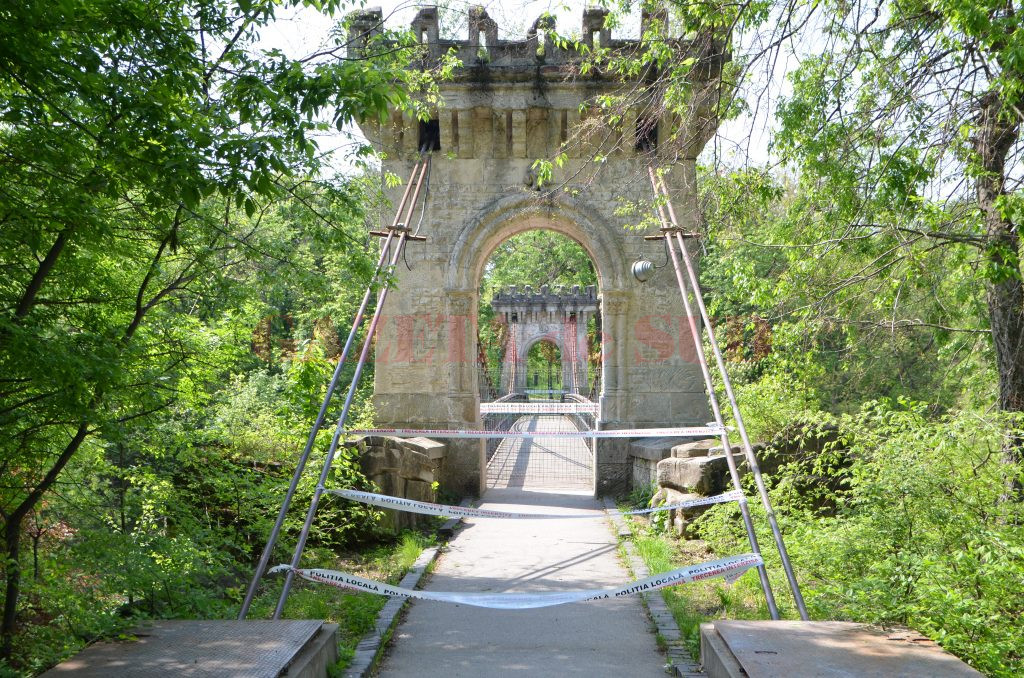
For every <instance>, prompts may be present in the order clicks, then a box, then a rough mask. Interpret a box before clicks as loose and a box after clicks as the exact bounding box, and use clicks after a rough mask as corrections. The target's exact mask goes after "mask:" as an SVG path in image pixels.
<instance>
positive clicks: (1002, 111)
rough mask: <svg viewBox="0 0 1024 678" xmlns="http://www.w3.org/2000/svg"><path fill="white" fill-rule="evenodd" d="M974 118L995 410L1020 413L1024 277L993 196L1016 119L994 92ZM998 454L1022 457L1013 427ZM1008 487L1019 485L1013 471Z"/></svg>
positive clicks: (1023, 402) (1013, 231)
mask: <svg viewBox="0 0 1024 678" xmlns="http://www.w3.org/2000/svg"><path fill="white" fill-rule="evenodd" d="M977 121H978V131H977V134H976V136H975V137H974V150H975V152H976V153H977V156H978V160H979V161H980V164H981V168H982V170H983V172H982V174H981V175H980V176H979V177H978V180H977V198H978V207H979V208H980V209H981V212H982V215H983V218H984V225H985V235H986V240H987V257H988V262H989V265H990V267H991V272H990V274H989V277H988V289H987V290H986V291H987V302H988V313H989V324H990V325H991V328H992V343H993V347H994V349H995V354H996V368H997V370H998V372H999V409H1000V410H1002V411H1003V412H1011V413H1024V281H1022V277H1021V265H1020V237H1019V234H1018V233H1017V226H1016V224H1014V223H1013V222H1012V221H1011V220H1009V219H1007V218H1006V217H1005V216H1004V215H1003V213H1002V211H1001V210H1000V209H999V199H1000V198H1001V197H1002V196H1003V195H1005V180H1006V157H1007V155H1008V154H1009V152H1010V149H1012V148H1013V146H1014V145H1015V144H1016V142H1017V139H1018V138H1019V136H1020V124H1019V121H1018V120H1017V118H1016V115H1015V114H1013V113H1012V112H1010V111H1008V110H1007V108H1006V107H1004V106H1003V102H1002V101H1001V99H1000V98H999V96H998V94H996V93H995V92H989V93H988V94H986V95H985V96H984V97H983V98H982V100H981V103H980V105H979V109H978V120H977ZM1003 455H1004V458H1005V460H1006V461H1007V462H1008V463H1012V464H1019V463H1021V462H1022V461H1024V437H1022V436H1021V434H1020V433H1019V432H1018V433H1014V434H1011V435H1010V436H1008V438H1007V440H1006V442H1005V443H1004V446H1003ZM1014 487H1015V488H1016V489H1019V488H1020V478H1019V475H1018V477H1016V480H1015V481H1014Z"/></svg>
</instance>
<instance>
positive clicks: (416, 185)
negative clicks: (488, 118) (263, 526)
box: [238, 156, 429, 621]
mask: <svg viewBox="0 0 1024 678" xmlns="http://www.w3.org/2000/svg"><path fill="white" fill-rule="evenodd" d="M428 165H429V156H428V157H425V158H424V159H422V160H420V161H419V162H417V163H416V165H415V167H414V168H413V170H412V173H411V175H410V178H409V182H408V183H407V184H406V187H405V191H404V192H403V194H402V199H401V201H400V203H399V206H398V209H397V211H396V213H395V219H394V221H393V222H392V224H391V228H390V229H388V231H387V232H386V234H385V235H384V238H385V239H384V242H383V244H382V245H381V252H380V256H379V257H378V259H377V265H376V267H375V269H374V273H373V275H372V276H371V278H370V282H369V284H368V285H367V288H366V291H365V293H364V294H363V299H362V301H361V303H360V305H359V309H358V310H357V311H356V315H355V318H354V319H353V321H352V327H351V329H350V330H349V334H348V338H347V339H346V341H345V346H344V348H343V349H342V352H341V355H340V356H339V358H338V364H337V366H336V367H335V369H334V374H333V375H332V377H331V381H330V383H329V384H328V387H327V392H326V393H325V394H324V399H323V402H322V403H321V405H320V411H319V412H318V414H317V417H316V421H315V422H314V424H313V427H312V429H311V430H310V433H309V437H308V438H307V440H306V445H305V447H304V448H303V451H302V454H301V455H300V456H299V460H298V462H297V464H296V467H295V472H294V473H293V474H292V478H291V481H290V483H289V485H288V490H287V492H286V493H285V498H284V501H283V502H282V503H281V509H280V511H278V515H277V519H276V520H275V522H274V526H273V528H272V529H271V531H270V535H269V536H268V538H267V543H266V545H265V546H264V548H263V553H262V554H261V556H260V560H259V563H258V564H257V566H256V571H255V572H254V573H253V577H252V580H251V581H250V582H249V587H248V588H247V590H246V594H245V598H244V600H243V601H242V607H241V609H240V611H239V614H238V619H239V620H240V621H241V620H244V619H245V618H246V616H247V615H248V613H249V608H250V607H251V605H252V601H253V599H254V598H255V595H256V590H257V588H258V586H259V582H260V579H262V577H263V575H264V574H265V573H266V570H267V565H268V564H269V562H270V558H271V556H272V555H273V551H274V547H275V546H276V544H277V541H278V538H279V537H280V533H281V528H282V526H283V524H284V520H285V517H286V516H287V513H288V509H289V508H290V507H291V502H292V499H293V498H294V495H295V490H296V488H297V487H298V484H299V480H300V479H301V477H302V474H303V472H304V471H305V468H306V464H307V462H308V460H309V456H310V454H311V452H312V449H313V445H314V443H315V441H316V436H317V433H318V432H319V431H320V428H321V427H322V426H323V423H324V419H325V418H326V415H327V409H328V407H329V406H330V402H331V399H332V397H333V395H334V392H335V391H336V390H337V386H338V382H339V380H340V378H341V373H342V370H343V367H344V364H345V360H346V358H347V357H348V354H349V351H350V350H351V348H352V345H353V343H354V342H355V338H356V336H358V334H359V328H360V327H361V326H362V323H363V319H364V317H365V313H366V308H367V306H368V304H369V301H370V297H371V295H372V293H373V288H374V286H375V285H376V284H377V282H378V281H380V280H381V277H382V273H385V262H387V269H386V271H387V274H388V275H389V274H390V272H391V271H393V270H394V267H395V264H396V263H397V261H398V257H399V255H400V253H401V250H402V247H403V245H404V240H405V239H406V236H407V229H404V230H403V227H402V222H401V217H402V214H403V212H407V213H408V214H409V215H410V216H411V214H412V210H413V208H414V207H415V203H416V199H417V196H418V195H419V192H420V188H421V187H422V185H423V180H424V177H425V176H426V173H427V167H428ZM410 193H412V195H413V198H412V203H411V205H410V204H409V198H410ZM407 206H408V209H407ZM406 221H408V218H407V220H406ZM396 233H398V234H399V241H398V247H397V250H396V252H395V253H394V255H392V256H391V260H390V262H388V255H389V254H391V246H392V241H393V240H394V236H395V234H396ZM387 285H388V282H387V280H386V278H385V281H384V289H385V290H386V289H387ZM381 303H382V301H381V300H380V299H378V304H377V309H376V310H375V312H374V318H376V317H377V316H378V315H379V308H380V305H381ZM372 334H373V328H371V330H370V336H372ZM368 344H369V341H367V345H368ZM364 353H365V346H364ZM361 359H362V358H361ZM361 371H362V366H361V365H359V366H357V373H356V375H355V377H354V378H353V384H355V382H356V381H358V379H359V373H361ZM351 390H352V389H351V388H350V391H351ZM349 404H350V399H346V408H345V414H346V415H347V407H348V405H349ZM341 423H343V422H339V430H340V427H341ZM335 450H336V445H334V446H332V450H331V452H329V456H331V455H332V453H333V452H334V451H335ZM306 531H307V532H308V529H307V530H306ZM303 542H304V540H303ZM279 607H283V602H282V603H281V604H279ZM278 616H279V612H276V613H275V617H274V618H275V619H276V618H278Z"/></svg>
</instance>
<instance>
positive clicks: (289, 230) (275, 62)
mask: <svg viewBox="0 0 1024 678" xmlns="http://www.w3.org/2000/svg"><path fill="white" fill-rule="evenodd" d="M300 4H301V5H307V6H309V7H313V8H316V9H319V10H322V11H324V12H327V13H332V12H335V11H336V10H338V9H339V8H340V6H341V3H340V2H337V1H335V0H330V1H328V2H320V1H319V0H317V1H316V2H312V1H310V2H298V1H290V2H286V3H280V2H276V1H274V0H238V1H237V2H235V1H232V0H174V1H172V2H154V1H152V0H111V1H109V2H85V1H82V0H61V1H58V2H36V1H34V0H33V1H29V2H21V3H15V4H5V5H4V6H3V7H2V8H0V45H2V46H0V121H2V122H0V146H2V147H3V149H4V153H3V155H2V157H0V223H2V224H3V228H2V231H0V270H2V271H3V275H0V346H2V350H0V431H2V432H3V435H2V436H0V459H2V463H0V468H2V472H3V477H4V480H5V482H4V483H3V488H2V489H0V517H2V519H3V535H2V536H3V540H4V545H5V558H4V561H3V575H4V578H5V580H6V583H7V585H8V586H7V587H5V589H4V591H5V593H4V601H3V602H4V614H3V619H2V641H3V642H2V646H0V655H2V656H3V657H4V659H7V660H10V661H12V662H13V663H14V666H16V667H17V669H18V670H22V671H36V670H39V669H41V668H45V667H46V665H47V664H49V663H51V662H52V661H53V660H54V659H55V658H57V657H58V656H61V655H62V654H64V653H66V652H68V651H70V650H71V649H73V648H74V647H78V646H80V645H81V644H82V643H84V642H89V641H91V640H93V639H94V638H96V637H97V636H98V635H102V634H106V633H109V632H112V631H113V630H114V629H116V628H119V627H120V626H121V625H123V624H126V623H128V622H129V621H130V620H131V619H132V618H134V617H136V616H138V615H156V616H180V615H203V614H207V613H209V612H210V610H211V609H213V608H217V607H218V606H222V605H224V604H225V602H224V601H226V600H230V597H231V596H232V595H233V592H232V590H233V589H234V590H237V587H238V582H237V578H238V577H239V575H240V573H242V572H247V571H249V569H250V566H249V562H250V561H251V559H252V557H253V553H254V551H255V550H256V549H258V548H259V547H260V546H261V545H262V540H263V539H264V537H265V535H266V532H267V529H268V523H267V520H268V518H267V516H272V515H273V514H274V513H275V510H276V507H277V506H279V504H280V499H281V496H282V494H283V491H284V490H283V488H284V487H285V486H286V484H287V478H288V476H289V475H290V472H291V468H292V467H293V464H294V459H295V455H296V452H297V450H299V449H301V446H302V444H303V442H304V438H305V435H306V432H307V431H308V430H309V428H310V427H311V425H312V419H313V415H314V414H315V412H316V409H317V407H318V405H319V402H320V399H321V398H322V395H323V388H324V386H325V384H326V381H327V375H328V374H330V372H331V371H333V367H334V361H335V360H336V358H337V354H338V346H337V343H338V341H337V333H338V329H337V327H336V325H343V324H344V323H345V322H346V321H347V320H348V318H349V317H350V316H351V315H352V312H353V310H354V304H355V303H357V302H358V296H359V295H360V292H361V290H362V288H363V287H364V285H365V283H366V282H367V277H368V274H369V269H370V263H369V262H370V257H369V256H368V252H367V249H368V248H367V245H366V243H365V227H364V220H365V216H366V212H367V210H368V209H371V208H372V207H373V206H374V205H373V203H374V199H373V194H374V191H375V190H376V186H375V182H374V181H370V180H367V179H365V178H360V177H354V178H353V177H349V178H346V177H329V176H328V174H327V172H325V171H324V167H325V163H324V158H325V157H326V156H324V155H322V154H321V153H320V151H319V150H318V148H317V144H316V139H315V137H316V135H317V134H318V133H320V132H322V131H324V130H326V129H328V128H329V127H336V128H339V129H340V128H341V127H343V126H345V125H348V124H350V123H351V122H352V121H354V120H356V119H362V118H373V117H381V116H383V115H385V114H386V113H387V112H388V110H389V109H394V108H398V109H401V110H410V111H412V112H414V113H415V114H417V115H420V114H422V113H423V112H424V110H425V108H424V107H425V106H429V105H431V103H432V102H434V101H435V99H436V90H434V89H433V82H434V77H435V76H437V75H439V74H443V71H444V70H445V69H450V66H451V63H450V61H449V62H446V63H445V64H442V66H441V68H440V70H439V71H437V72H422V71H418V70H415V69H409V68H407V67H406V66H407V64H408V63H409V60H410V59H412V58H414V57H415V56H416V53H417V50H419V49H420V48H419V47H418V45H417V44H416V43H415V41H414V40H413V37H412V36H411V35H409V34H407V33H404V32H403V33H398V34H393V33H388V32H384V33H383V34H382V35H381V36H380V37H379V40H380V41H381V42H377V40H378V39H375V40H374V41H371V44H369V45H368V47H367V49H366V50H365V53H364V57H363V58H361V59H341V58H337V56H338V55H340V53H341V51H342V50H343V49H344V46H345V42H346V40H347V37H346V30H345V28H344V27H343V26H339V27H338V29H337V30H336V31H334V32H333V33H332V38H331V40H332V44H331V45H329V46H328V49H327V50H326V51H324V52H323V53H322V54H320V55H315V56H312V57H311V58H309V59H303V60H294V59H289V58H287V57H286V56H285V55H283V54H281V53H278V52H276V51H265V50H262V49H261V48H260V47H259V45H258V39H259V31H260V30H261V29H262V28H264V27H266V26H267V25H269V24H270V23H271V22H272V21H273V20H274V18H275V13H276V12H277V11H278V10H279V9H281V8H283V7H286V6H297V5H300ZM384 41H393V42H391V43H389V44H388V45H387V46H386V47H385V45H384ZM369 151H370V149H369V148H368V147H360V148H357V149H355V157H354V159H355V161H356V163H357V164H358V163H362V164H363V166H364V169H365V162H366V161H365V156H366V155H367V154H368V153H369ZM344 372H345V374H344V375H343V376H350V375H351V367H346V369H345V370H344ZM366 393H367V392H366V387H365V386H364V387H363V388H361V389H360V390H359V393H358V394H357V401H356V412H355V414H356V418H357V419H358V420H360V421H364V422H365V421H366V420H367V419H368V418H369V417H370V416H372V412H371V410H370V407H369V404H368V402H367V399H366ZM332 414H333V413H332ZM324 438H326V434H321V439H318V441H317V445H316V455H315V457H314V460H313V462H312V463H316V459H317V456H318V455H322V454H323V452H324V449H325V447H326V443H327V441H326V440H325V439H324ZM336 476H337V477H336V478H335V479H334V480H336V482H338V483H344V484H346V485H353V486H359V485H360V484H361V483H362V482H363V480H362V478H361V477H360V476H359V474H358V471H357V470H356V468H355V464H354V463H353V462H352V459H351V458H350V456H349V454H348V453H347V452H343V453H342V455H341V457H340V459H339V464H338V468H337V470H336ZM312 482H313V481H311V480H310V481H307V482H306V483H305V484H304V485H303V486H302V487H300V489H299V493H298V495H297V498H296V500H297V501H298V502H302V501H304V500H308V498H309V495H310V493H311V492H312V489H313V488H312ZM321 518H322V520H321V521H320V522H319V523H318V529H317V531H316V533H315V534H314V535H312V537H311V545H312V546H313V547H314V548H338V547H340V546H342V545H345V546H348V545H351V544H353V543H356V542H358V541H360V540H364V539H374V538H376V537H377V536H378V535H377V533H376V528H375V521H374V514H373V512H372V511H370V510H368V509H361V510H360V509H353V508H352V507H351V506H348V505H344V504H343V503H342V502H333V501H325V502H324V506H323V510H322V514H321ZM286 530H287V534H286V538H288V537H289V536H292V535H293V534H294V530H295V525H294V524H293V523H290V524H288V525H287V526H286ZM19 586H20V587H21V591H19ZM8 594H10V595H8ZM16 639H17V642H15V640H16Z"/></svg>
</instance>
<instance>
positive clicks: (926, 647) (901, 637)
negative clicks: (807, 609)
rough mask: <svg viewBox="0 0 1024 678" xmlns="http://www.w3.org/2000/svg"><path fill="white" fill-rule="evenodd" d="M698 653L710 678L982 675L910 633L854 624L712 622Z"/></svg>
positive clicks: (704, 627)
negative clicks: (746, 677) (742, 677)
mask: <svg viewBox="0 0 1024 678" xmlns="http://www.w3.org/2000/svg"><path fill="white" fill-rule="evenodd" d="M701 654H702V657H701V658H702V659H703V661H704V666H705V670H706V671H707V672H708V676H709V677H710V678H720V677H721V678H725V677H728V678H733V677H738V676H749V677H750V678H771V677H777V676H784V677H785V678H804V677H810V676H814V677H815V678H921V677H923V676H927V677H928V678H976V677H979V676H981V675H982V674H980V673H978V672H977V671H975V670H974V669H972V668H971V667H969V666H967V665H966V664H964V663H963V662H962V661H960V660H959V659H957V658H956V657H954V656H953V655H951V654H949V653H948V652H946V651H945V650H943V649H942V648H941V647H939V646H938V645H936V644H935V643H934V642H932V641H931V640H930V639H928V638H926V637H924V636H921V635H920V634H917V633H915V632H913V631H910V630H908V629H898V630H886V629H881V628H879V627H875V626H870V625H867V624H858V623H855V622H813V621H812V622H802V621H716V622H714V623H713V624H704V625H702V626H701ZM737 665H738V667H741V670H738V669H737Z"/></svg>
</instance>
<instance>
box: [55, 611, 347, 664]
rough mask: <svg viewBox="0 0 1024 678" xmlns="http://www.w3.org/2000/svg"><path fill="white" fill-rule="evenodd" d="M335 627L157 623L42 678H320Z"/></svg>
mask: <svg viewBox="0 0 1024 678" xmlns="http://www.w3.org/2000/svg"><path fill="white" fill-rule="evenodd" d="M337 630H338V627H337V626H336V625H333V624H324V623H323V622H322V621H313V620H307V621H244V622H239V621H226V620H225V621H221V620H216V621H186V620H181V621H178V620H175V621H158V622H153V623H152V624H147V625H146V626H144V627H140V628H138V629H136V630H135V631H134V634H135V636H136V638H137V640H135V641H130V642H123V643H97V644H95V645H92V646H90V647H88V648H86V649H85V650H83V651H82V652H80V653H79V654H77V655H76V656H75V657H72V658H71V659H69V660H67V661H65V662H63V663H61V664H58V665H57V666H55V667H54V668H52V669H50V670H49V671H47V672H46V673H44V674H43V676H44V677H46V678H57V677H62V676H71V677H73V678H151V677H152V676H196V677H198V676H202V677H203V678H220V677H224V678H227V677H228V676H247V677H252V678H264V677H265V678H276V677H277V676H281V675H283V674H284V673H285V671H286V670H288V669H289V668H290V669H291V670H290V671H289V672H288V674H287V675H288V676H289V677H290V678H293V677H294V678H321V677H323V676H326V675H327V668H328V666H329V665H330V664H333V663H334V662H335V661H337V656H338V655H337V652H338V639H337Z"/></svg>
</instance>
